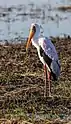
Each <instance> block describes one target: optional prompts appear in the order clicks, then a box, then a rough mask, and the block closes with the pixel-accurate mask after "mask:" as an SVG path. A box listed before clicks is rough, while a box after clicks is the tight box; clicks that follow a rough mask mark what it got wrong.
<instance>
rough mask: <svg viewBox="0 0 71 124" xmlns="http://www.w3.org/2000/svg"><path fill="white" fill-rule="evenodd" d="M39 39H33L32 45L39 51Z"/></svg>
mask: <svg viewBox="0 0 71 124" xmlns="http://www.w3.org/2000/svg"><path fill="white" fill-rule="evenodd" d="M38 40H39V37H36V38H33V39H32V45H34V47H36V48H37V49H38V47H39V44H38Z"/></svg>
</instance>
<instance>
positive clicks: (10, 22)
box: [0, 0, 71, 40]
mask: <svg viewBox="0 0 71 124" xmlns="http://www.w3.org/2000/svg"><path fill="white" fill-rule="evenodd" d="M61 5H71V1H70V0H38V3H37V1H34V0H26V1H24V0H18V1H17V0H12V1H10V0H0V40H4V39H7V40H10V39H14V38H17V37H19V38H20V37H22V38H24V37H27V36H28V33H29V27H30V25H31V23H32V22H37V23H39V24H40V25H42V27H43V30H44V35H46V36H48V37H49V36H63V35H64V34H66V35H71V28H70V25H71V11H59V10H57V9H56V8H57V7H58V6H61Z"/></svg>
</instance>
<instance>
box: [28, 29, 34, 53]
mask: <svg viewBox="0 0 71 124" xmlns="http://www.w3.org/2000/svg"><path fill="white" fill-rule="evenodd" d="M34 34H35V32H34V31H32V30H30V33H29V37H28V41H27V45H26V51H27V50H28V48H29V47H30V45H31V43H32V41H31V39H32V38H33V36H34Z"/></svg>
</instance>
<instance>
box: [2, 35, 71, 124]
mask: <svg viewBox="0 0 71 124" xmlns="http://www.w3.org/2000/svg"><path fill="white" fill-rule="evenodd" d="M52 41H53V42H54V44H55V46H56V49H57V52H58V55H59V58H60V63H61V75H60V77H59V80H58V81H57V82H52V95H53V97H47V98H44V73H43V65H42V63H41V62H40V60H39V59H38V55H37V51H36V49H35V48H34V47H32V49H29V51H28V52H27V53H26V51H25V43H18V44H17V43H16V44H11V43H6V44H3V45H0V124H8V123H9V124H28V123H29V124H31V123H33V124H71V38H70V37H68V38H52Z"/></svg>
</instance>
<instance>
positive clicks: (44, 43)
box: [39, 37, 58, 60]
mask: <svg viewBox="0 0 71 124" xmlns="http://www.w3.org/2000/svg"><path fill="white" fill-rule="evenodd" d="M39 46H41V48H42V49H43V50H44V52H45V54H46V55H48V57H49V58H50V59H52V60H58V55H57V52H56V49H55V46H54V45H53V43H52V42H51V40H50V39H48V38H46V37H44V38H39Z"/></svg>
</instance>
